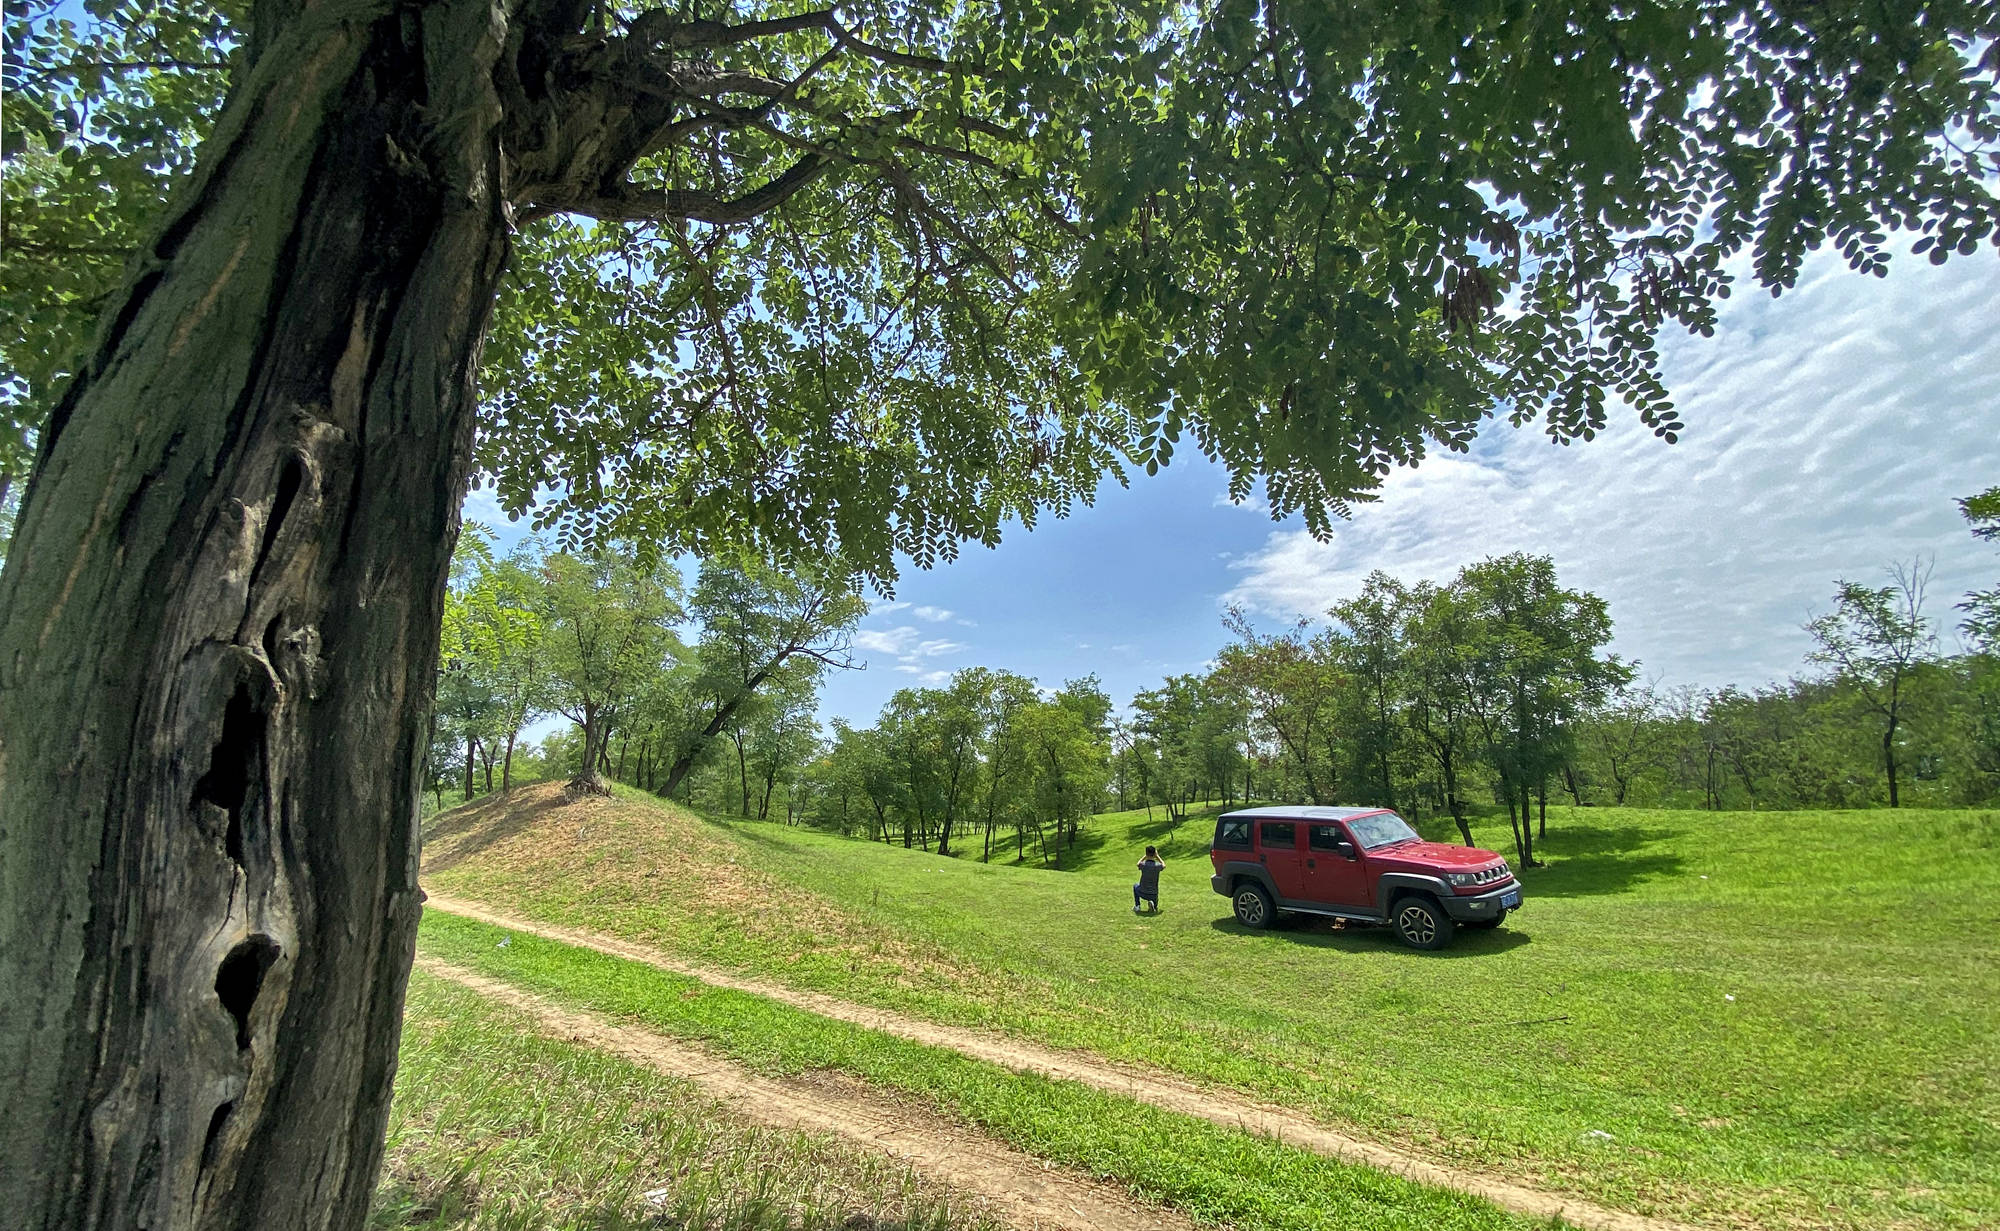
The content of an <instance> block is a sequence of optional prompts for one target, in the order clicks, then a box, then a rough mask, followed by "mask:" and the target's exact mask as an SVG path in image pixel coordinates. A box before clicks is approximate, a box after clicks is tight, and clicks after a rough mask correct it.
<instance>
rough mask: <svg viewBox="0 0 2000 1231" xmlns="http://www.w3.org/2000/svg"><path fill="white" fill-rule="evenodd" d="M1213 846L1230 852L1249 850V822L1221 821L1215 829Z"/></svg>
mask: <svg viewBox="0 0 2000 1231" xmlns="http://www.w3.org/2000/svg"><path fill="white" fill-rule="evenodd" d="M1215 845H1216V846H1218V847H1223V848H1226V849H1228V850H1232V851H1247V850H1249V849H1250V822H1248V821H1222V822H1220V823H1218V824H1217V825H1216V827H1215Z"/></svg>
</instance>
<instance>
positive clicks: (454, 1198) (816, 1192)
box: [371, 971, 998, 1231]
mask: <svg viewBox="0 0 2000 1231" xmlns="http://www.w3.org/2000/svg"><path fill="white" fill-rule="evenodd" d="M400 1059H401V1064H400V1067H399V1069H398V1072H397V1078H396V1100H395V1103H394V1105H393V1107H392V1108H391V1112H390V1124H389V1147H388V1156H387V1158H386V1159H385V1161H384V1165H383V1182H382V1185H381V1188H380V1191H379V1193H378V1196H377V1199H376V1206H375V1210H374V1216H373V1218H372V1219H371V1225H372V1226H373V1227H375V1228H377V1229H378V1231H387V1229H388V1228H392V1227H393V1228H404V1229H414V1231H452V1229H456V1228H480V1229H481V1231H530V1229H531V1228H532V1229H534V1231H568V1229H571V1228H574V1229H575V1231H627V1229H630V1231H639V1229H640V1228H659V1227H663V1226H666V1227H687V1228H703V1229H704V1231H834V1229H835V1228H843V1229H851V1228H855V1227H868V1228H874V1229H876V1231H998V1224H996V1223H994V1222H993V1221H992V1220H990V1219H988V1218H986V1217H985V1216H983V1215H981V1214H979V1213H978V1212H977V1211H970V1210H964V1209H957V1208H954V1206H953V1204H952V1202H951V1200H950V1196H949V1194H948V1193H946V1192H944V1191H943V1190H942V1189H941V1188H939V1187H937V1186H935V1185H930V1184H926V1183H924V1182H922V1181H920V1180H918V1179H916V1178H915V1177H913V1176H912V1175H911V1174H910V1173H909V1171H908V1170H907V1169H905V1168H902V1167H900V1166H897V1165H895V1164H892V1163H890V1162H889V1161H888V1160H886V1159H883V1158H881V1157H880V1156H877V1155H874V1154H869V1153H864V1152H861V1151H857V1150H848V1149H842V1148H839V1147H837V1146H834V1145H830V1144H828V1143H827V1142H825V1141H823V1140H820V1139H817V1138H815V1137H812V1136H810V1135H807V1134H802V1133H785V1132H777V1131H774V1130H768V1129H760V1128H754V1127H748V1126H743V1125H741V1124H739V1123H737V1122H735V1121H733V1120H732V1118H731V1117H730V1116H729V1115H728V1114H727V1113H726V1112H724V1111H722V1110H721V1108H720V1105H719V1104H716V1103H715V1102H713V1101H712V1100H710V1099H708V1098H706V1097H704V1096H703V1095H702V1094H701V1093H700V1092H699V1091H697V1090H695V1089H694V1088H693V1087H692V1086H690V1085H688V1084H687V1083H685V1082H678V1081H673V1080H670V1079H668V1078H665V1077H662V1076H660V1075H659V1074H657V1073H654V1072H652V1071H650V1070H647V1069H643V1068H640V1067H638V1066H636V1065H633V1064H630V1063H628V1062H626V1061H624V1060H621V1059H618V1058H616V1057H612V1056H606V1055H602V1054H600V1053H597V1052H594V1051H591V1050H589V1049H587V1048H583V1047H577V1046H573V1045H571V1044H568V1043H564V1042H559V1041H557V1040H554V1039H549V1038H545V1037H541V1036H539V1035H537V1034H535V1033H534V1030H533V1025H532V1023H531V1022H530V1021H529V1020H528V1019H527V1018H526V1017H525V1016H524V1015H522V1014H521V1013H519V1012H517V1011H515V1010H512V1009H508V1008H504V1007H501V1006H496V1005H493V1004H490V1003H488V1002H487V1001H485V1000H483V999H482V998H481V997H480V996H478V995H477V994H475V993H473V992H471V991H468V990H466V989H465V988H462V987H459V986H457V985H455V984H452V983H447V982H444V981H442V980H439V979H435V978H432V977H430V976H428V975H426V974H424V973H423V972H422V971H418V972H416V973H415V974H413V975H412V976H411V978H410V996H409V1002H408V1011H407V1013H406V1014H405V1017H404V1026H403V1047H402V1053H401V1057H400Z"/></svg>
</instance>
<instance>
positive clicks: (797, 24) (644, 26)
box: [627, 9, 999, 77]
mask: <svg viewBox="0 0 2000 1231" xmlns="http://www.w3.org/2000/svg"><path fill="white" fill-rule="evenodd" d="M801 30H818V31H820V32H822V33H824V34H825V35H826V36H827V37H828V38H831V39H832V40H833V41H834V42H835V43H837V44H839V45H840V46H841V47H843V48H845V49H846V50H848V51H851V52H854V53H855V54H856V55H859V56H864V57H866V58H867V59H870V60H874V61H876V62H877V63H879V64H894V65H896V66H897V67H899V68H910V69H916V70H918V71H919V72H927V73H952V74H958V75H962V76H966V77H997V76H999V73H998V71H996V70H994V69H990V68H987V67H985V66H984V65H979V64H965V63H961V62H959V61H956V60H940V59H938V58H937V57H935V56H924V55H916V54H914V53H912V52H907V51H897V50H895V49H893V48H890V47H883V46H881V45H879V44H876V43H871V42H869V41H868V40H867V39H864V38H862V37H861V36H859V35H857V34H855V33H854V32H853V31H851V30H849V29H848V28H847V27H846V26H844V25H842V24H841V23H840V19H839V18H838V17H836V16H835V15H834V12H833V10H832V9H819V10H816V11H814V12H810V13H800V14H798V15H796V16H793V17H773V18H770V19H768V20H765V21H746V22H738V23H737V24H735V25H730V24H728V23H726V22H720V21H713V20H709V19H702V20H697V21H684V20H682V19H681V18H680V17H679V16H678V15H676V14H674V13H672V12H670V11H668V10H666V9H649V10H647V11H646V12H644V13H641V14H640V15H639V16H638V17H636V18H634V19H633V21H632V25H631V27H630V31H629V33H628V34H627V38H628V40H629V41H630V42H631V44H633V45H634V46H637V47H640V48H645V49H648V50H650V49H653V48H659V47H671V48H689V47H733V46H735V45H736V44H738V43H748V42H753V41H755V40H757V39H760V38H769V37H771V36H773V35H778V34H792V33H796V32H798V31H801Z"/></svg>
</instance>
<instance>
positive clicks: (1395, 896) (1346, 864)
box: [1208, 807, 1521, 949]
mask: <svg viewBox="0 0 2000 1231" xmlns="http://www.w3.org/2000/svg"><path fill="white" fill-rule="evenodd" d="M1208 858H1209V862H1211V863H1213V864H1214V865H1215V875H1214V876H1213V877H1212V878H1210V880H1209V884H1210V885H1212V886H1214V887H1215V891H1216V892H1217V893H1219V894H1222V895H1223V896H1224V897H1227V898H1228V899H1230V901H1231V902H1232V903H1233V904H1234V905H1235V907H1236V921H1237V922H1238V923H1241V924H1242V925H1243V926H1244V927H1247V928H1264V927H1269V926H1270V925H1271V924H1272V922H1273V921H1275V920H1276V919H1277V918H1278V915H1279V914H1280V913H1281V912H1288V911H1290V912H1297V913H1299V914H1303V915H1331V916H1332V917H1334V918H1336V919H1353V920H1357V921H1360V922H1364V923H1387V924H1390V925H1391V926H1393V927H1394V928H1395V929H1396V934H1397V935H1398V936H1401V937H1402V938H1403V941H1404V943H1406V944H1409V945H1411V946H1413V947H1415V948H1418V949H1442V948H1444V947H1445V946H1446V945H1448V944H1450V943H1451V938H1452V935H1453V933H1454V932H1455V931H1456V929H1457V927H1458V925H1460V924H1463V925H1465V926H1466V927H1475V928H1490V927H1497V926H1499V923H1500V921H1501V920H1502V919H1505V918H1506V917H1507V912H1508V911H1510V910H1519V909H1520V907H1521V883H1520V882H1519V881H1517V880H1515V879H1514V874H1513V872H1511V871H1509V870H1508V868H1507V861H1506V860H1505V859H1502V858H1501V857H1500V856H1499V855H1496V854H1494V853H1493V852H1492V851H1482V850H1480V849H1478V848H1477V847H1471V846H1447V845H1444V844H1442V843H1438V842H1426V841H1424V840H1423V838H1422V837H1420V836H1418V834H1417V831H1416V830H1414V829H1411V828H1410V827H1409V825H1408V823H1406V822H1405V821H1404V820H1403V818H1402V817H1400V816H1397V815H1396V814H1395V813H1394V812H1391V811H1390V810H1389V809H1387V808H1315V807H1277V808H1246V809H1244V810H1243V811H1240V812H1226V813H1224V814H1223V815H1221V816H1219V817H1217V818H1216V820H1215V841H1214V843H1213V844H1212V845H1210V847H1209V850H1208Z"/></svg>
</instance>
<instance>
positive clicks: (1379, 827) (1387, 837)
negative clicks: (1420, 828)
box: [1347, 812, 1418, 851]
mask: <svg viewBox="0 0 2000 1231" xmlns="http://www.w3.org/2000/svg"><path fill="white" fill-rule="evenodd" d="M1347 827H1348V828H1349V829H1351V830H1353V831H1354V840H1355V841H1356V842H1359V843H1360V844H1361V849H1363V850H1367V851H1372V850H1379V849H1380V848H1382V847H1385V846H1393V845H1395V844H1396V843H1398V842H1415V841H1417V840H1418V838H1417V831H1416V830H1414V829H1411V828H1410V827H1409V825H1408V823H1406V822H1405V821H1404V820H1403V818H1402V817H1400V816H1397V815H1396V814H1395V813H1393V812H1383V813H1379V814H1377V815H1375V816H1363V817H1356V818H1355V819H1354V820H1351V821H1349V822H1347Z"/></svg>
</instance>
